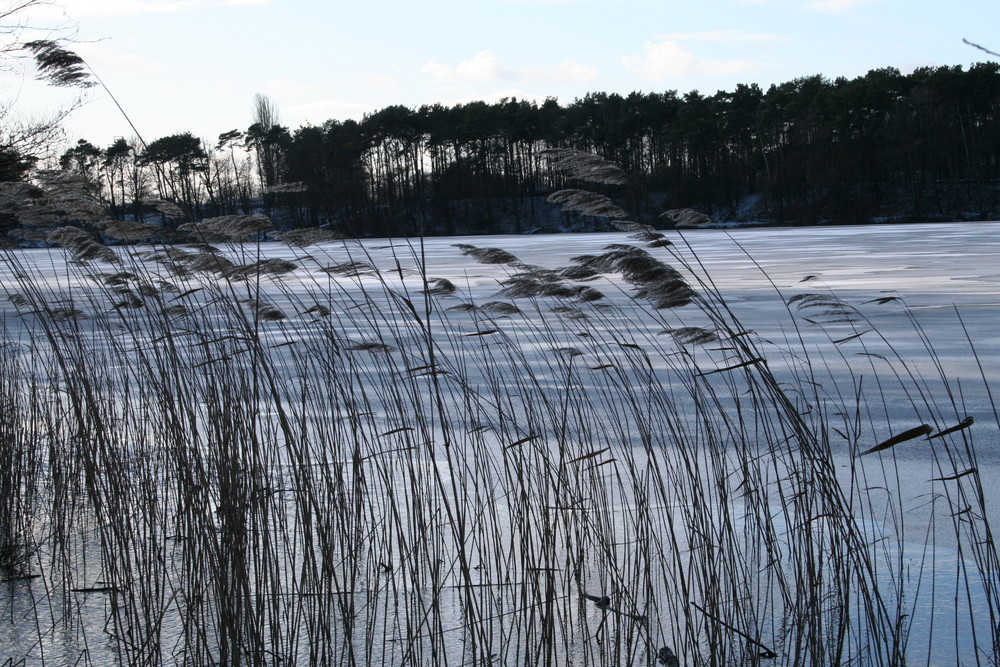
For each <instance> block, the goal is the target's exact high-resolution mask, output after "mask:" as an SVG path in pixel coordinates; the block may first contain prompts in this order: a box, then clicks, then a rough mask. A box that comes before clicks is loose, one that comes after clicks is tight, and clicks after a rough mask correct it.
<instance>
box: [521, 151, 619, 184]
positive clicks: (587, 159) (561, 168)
mask: <svg viewBox="0 0 1000 667" xmlns="http://www.w3.org/2000/svg"><path fill="white" fill-rule="evenodd" d="M541 154H542V155H544V156H545V157H547V158H548V159H549V164H550V165H551V167H552V169H554V170H555V171H558V172H561V173H564V174H566V175H567V176H569V177H570V178H574V179H577V180H581V181H588V182H590V183H606V184H608V185H625V184H626V183H628V175H627V174H626V173H625V172H624V171H623V170H622V168H621V167H619V166H618V165H616V164H614V163H613V162H609V161H608V160H605V159H604V158H602V157H601V156H599V155H594V154H593V153H588V152H585V151H579V150H575V149H572V148H549V149H546V150H544V151H542V152H541Z"/></svg>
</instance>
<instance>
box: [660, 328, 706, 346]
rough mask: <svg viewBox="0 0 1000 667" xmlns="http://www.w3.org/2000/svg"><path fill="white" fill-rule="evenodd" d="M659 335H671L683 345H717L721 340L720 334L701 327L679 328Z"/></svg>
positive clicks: (667, 330) (666, 330)
mask: <svg viewBox="0 0 1000 667" xmlns="http://www.w3.org/2000/svg"><path fill="white" fill-rule="evenodd" d="M659 335H669V336H671V337H672V338H673V339H674V340H675V341H677V342H678V343H681V344H682V345H704V344H706V343H715V342H717V341H718V340H719V336H718V334H716V333H715V332H714V331H709V330H708V329H703V328H701V327H678V328H676V329H665V330H664V331H661V332H660V334H659Z"/></svg>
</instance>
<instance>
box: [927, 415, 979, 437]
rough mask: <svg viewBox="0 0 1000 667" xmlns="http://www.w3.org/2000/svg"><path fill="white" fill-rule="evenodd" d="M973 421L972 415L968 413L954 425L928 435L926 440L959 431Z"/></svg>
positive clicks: (970, 424)
mask: <svg viewBox="0 0 1000 667" xmlns="http://www.w3.org/2000/svg"><path fill="white" fill-rule="evenodd" d="M975 421H976V420H975V419H973V418H972V416H971V415H970V416H968V417H966V418H965V419H963V420H962V421H961V422H959V423H958V424H955V425H954V426H951V427H949V428H946V429H944V430H943V431H939V432H938V433H935V434H934V435H931V436H928V437H927V439H928V440H933V439H934V438H943V437H944V436H946V435H950V434H952V433H955V432H957V431H961V430H963V429H967V428H969V427H970V426H972V425H973V424H974V423H975Z"/></svg>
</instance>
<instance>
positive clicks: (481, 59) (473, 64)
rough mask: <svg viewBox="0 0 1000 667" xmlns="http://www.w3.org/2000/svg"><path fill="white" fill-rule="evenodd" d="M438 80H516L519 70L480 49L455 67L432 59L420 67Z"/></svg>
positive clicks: (487, 81)
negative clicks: (470, 58)
mask: <svg viewBox="0 0 1000 667" xmlns="http://www.w3.org/2000/svg"><path fill="white" fill-rule="evenodd" d="M420 71H421V72H423V73H424V74H428V75H430V76H431V77H433V78H435V79H437V80H438V81H467V82H472V83H492V82H494V81H514V80H516V79H517V78H518V75H517V72H515V71H514V70H512V69H510V68H508V67H505V66H504V65H503V64H502V63H501V62H500V60H499V59H498V58H497V57H496V56H495V55H494V54H493V52H492V51H489V50H487V51H480V52H479V53H477V54H476V55H475V57H473V58H472V60H463V61H462V62H460V63H458V64H457V65H455V66H454V67H449V66H448V65H442V64H441V63H438V62H435V61H433V60H432V61H430V62H428V63H427V64H426V65H424V66H423V67H421V68H420Z"/></svg>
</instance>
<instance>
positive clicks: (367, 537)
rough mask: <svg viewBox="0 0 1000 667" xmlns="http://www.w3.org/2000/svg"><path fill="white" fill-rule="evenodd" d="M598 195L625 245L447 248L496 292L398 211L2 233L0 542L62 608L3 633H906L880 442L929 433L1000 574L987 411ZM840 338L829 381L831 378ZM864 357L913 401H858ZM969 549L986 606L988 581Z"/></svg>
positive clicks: (170, 640)
mask: <svg viewBox="0 0 1000 667" xmlns="http://www.w3.org/2000/svg"><path fill="white" fill-rule="evenodd" d="M554 155H555V156H556V157H557V167H558V168H559V169H563V170H564V171H565V173H566V174H567V176H568V177H571V178H575V179H581V178H593V179H596V180H599V181H602V182H604V183H606V184H614V183H622V182H624V180H625V179H624V175H623V174H621V173H620V170H618V169H617V167H614V166H613V165H610V164H609V163H607V162H605V161H603V160H600V158H595V157H593V156H589V157H588V156H585V155H583V154H580V153H577V152H561V153H556V154H554ZM11 191H13V190H11ZM23 194H24V196H35V195H36V194H37V193H36V192H35V191H34V190H30V191H28V190H25V191H24V193H23ZM27 208H30V207H25V209H24V210H27ZM164 208H169V207H168V206H164ZM588 210H589V211H590V212H592V213H601V214H609V213H614V211H612V210H611V209H608V208H591V209H588ZM32 215H33V214H29V217H31V216H32ZM32 219H37V218H32ZM616 219H617V218H616ZM618 224H619V225H620V227H621V229H622V231H623V236H624V235H631V236H632V238H631V239H624V240H631V241H632V242H633V243H624V242H623V243H615V244H611V245H609V246H607V247H605V248H604V249H603V250H602V251H600V252H599V253H598V254H593V255H587V256H579V257H575V258H573V259H572V260H571V261H570V262H569V265H568V266H563V267H558V266H556V267H543V266H534V265H530V264H527V263H525V262H523V261H521V260H520V259H519V258H518V257H516V256H515V255H514V254H512V253H510V252H508V251H506V250H503V249H501V248H477V247H476V246H473V245H470V244H460V245H459V246H458V250H457V251H455V254H456V255H460V254H461V255H463V256H468V257H472V258H474V259H476V260H477V261H479V262H481V263H483V264H484V266H483V267H481V269H482V271H483V272H484V273H485V274H487V275H489V276H490V278H489V280H490V281H491V282H492V281H493V280H494V279H495V283H494V284H495V285H496V287H495V288H492V289H495V293H490V294H488V295H486V296H484V295H483V293H482V292H480V291H477V290H476V289H475V288H473V287H470V286H468V285H465V286H462V285H460V284H456V282H453V281H452V280H450V279H448V278H441V277H437V278H433V277H431V276H432V275H440V274H438V273H436V270H437V269H438V268H440V267H435V266H427V265H426V264H424V263H423V261H422V259H421V257H422V254H421V252H420V248H419V247H414V246H411V245H410V244H409V243H407V242H397V241H393V243H394V244H395V245H394V246H393V248H392V262H391V265H389V266H383V265H380V261H379V259H378V257H377V256H376V255H375V253H373V252H371V251H370V250H368V249H367V248H368V246H366V245H365V244H349V243H347V242H344V241H339V242H335V241H334V239H332V238H331V237H330V236H329V235H328V234H327V233H326V232H324V231H323V230H313V231H307V230H301V231H297V232H296V233H294V234H292V233H282V239H283V240H284V241H285V242H286V243H287V244H288V245H287V246H282V247H281V248H280V253H277V252H276V253H275V254H280V255H281V256H282V257H281V258H279V257H272V256H269V255H270V253H271V252H272V250H276V248H275V246H270V245H265V244H264V243H263V242H262V238H263V235H264V234H267V233H272V234H273V233H274V232H273V230H271V223H270V221H268V220H266V219H264V218H263V216H251V217H233V218H226V219H214V220H209V221H203V222H201V223H198V224H190V225H187V226H184V227H183V229H182V230H181V233H186V234H188V240H189V241H190V245H188V246H185V247H181V246H177V245H162V244H160V243H159V242H158V241H157V238H156V235H155V234H152V235H150V236H149V238H151V239H152V242H153V243H155V244H156V245H154V246H153V247H151V248H148V249H143V250H142V251H141V252H135V253H133V252H131V251H130V249H129V248H128V247H126V246H106V245H102V244H101V238H100V237H98V236H97V235H96V234H93V233H91V232H90V231H88V230H87V229H84V228H83V227H78V228H77V229H76V231H73V230H71V229H68V227H69V225H64V224H61V223H60V224H59V225H58V227H60V228H64V229H60V230H57V231H55V233H54V234H53V236H52V238H53V239H54V240H55V239H59V240H60V241H61V242H62V243H63V244H64V246H63V247H65V248H66V249H67V251H68V252H69V253H70V254H69V256H70V257H72V259H73V261H72V262H69V263H67V264H66V265H65V267H64V268H62V269H60V271H59V272H57V273H56V274H55V275H51V276H46V280H45V281H42V280H39V279H37V276H38V273H37V271H36V270H35V269H34V267H33V265H32V261H33V258H34V255H31V254H30V253H23V252H21V251H19V250H16V249H8V250H6V251H3V252H4V254H3V258H4V270H5V271H6V273H5V276H6V278H5V283H4V288H5V291H6V292H7V294H6V297H7V304H8V305H7V306H5V307H6V308H8V309H9V310H8V313H9V316H10V317H9V326H8V328H7V329H6V330H5V331H4V336H5V337H6V338H5V340H4V343H5V344H4V345H3V346H2V347H0V401H2V402H3V405H2V406H0V407H3V410H0V464H5V465H4V467H3V468H2V469H0V470H2V471H3V472H2V474H0V492H2V495H0V503H3V505H2V507H0V509H2V510H3V515H2V516H0V558H7V561H5V562H9V563H10V565H6V567H7V568H8V571H9V572H11V573H14V574H17V573H29V572H30V573H37V574H39V575H41V577H42V578H43V579H44V582H45V587H44V590H45V592H44V593H41V591H37V592H36V593H35V594H36V595H37V596H38V597H39V598H41V597H44V598H45V600H46V604H49V605H50V606H51V607H52V608H60V609H63V610H65V614H63V615H62V616H60V617H59V619H58V628H59V632H58V633H57V628H56V625H57V623H53V622H51V620H50V619H47V618H46V617H45V614H43V613H40V612H38V613H35V615H34V616H33V617H32V616H31V614H30V613H29V614H28V616H29V617H31V624H30V627H31V628H32V629H31V633H35V634H36V635H37V636H36V637H34V638H33V639H32V641H31V642H25V643H19V644H17V646H18V647H19V648H23V649H24V655H25V656H26V659H27V660H28V661H33V660H35V659H36V658H38V656H39V655H40V653H39V651H40V649H39V647H45V649H46V650H48V648H50V647H52V646H53V645H54V644H55V643H57V642H59V641H65V642H66V643H65V644H64V645H61V646H60V650H62V651H63V652H64V653H65V654H66V655H69V656H70V657H71V658H74V659H75V658H78V657H79V658H84V657H85V658H86V659H89V660H90V661H91V662H93V663H98V662H102V661H103V662H109V663H113V662H117V663H119V664H161V663H167V664H171V663H185V664H208V663H212V664H275V663H278V662H281V663H286V664H293V663H294V664H538V665H556V664H567V663H569V662H573V663H577V664H657V662H659V664H667V665H670V664H685V665H729V664H764V663H765V661H769V660H777V661H778V663H779V664H788V665H814V664H872V665H874V664H879V665H881V664H904V662H907V661H912V660H910V659H909V657H908V656H907V640H908V634H907V621H906V618H907V617H908V614H910V613H911V612H912V611H913V610H912V609H911V608H909V607H908V606H907V605H908V604H912V602H911V600H909V599H908V598H907V591H908V590H909V589H907V588H906V586H904V585H903V583H902V576H903V574H902V573H903V569H904V566H905V565H906V563H905V562H904V560H903V557H902V555H901V554H902V552H901V551H894V549H895V547H894V546H893V545H896V544H899V543H901V542H902V541H903V540H902V537H904V536H905V535H904V533H905V531H904V528H905V521H904V519H903V516H904V515H905V510H906V509H908V508H904V507H902V506H900V505H899V502H900V501H899V500H898V498H899V493H898V491H899V484H900V483H901V482H900V481H899V480H898V479H894V476H893V472H892V470H891V465H889V464H891V458H889V457H891V456H892V455H893V454H894V453H895V452H896V451H899V449H900V448H902V447H905V446H906V445H907V444H908V443H913V442H915V441H916V440H917V439H918V438H924V437H928V436H930V437H932V438H934V441H933V442H934V444H935V448H934V456H935V459H934V464H935V466H936V467H937V469H938V473H937V474H935V480H934V481H933V482H932V483H933V484H934V485H936V486H934V489H935V493H936V494H937V495H936V496H935V500H934V503H935V505H934V512H935V515H934V516H935V517H937V519H938V520H939V521H940V523H939V525H936V526H935V528H936V529H941V530H944V529H942V528H941V525H946V527H947V530H946V531H945V532H946V533H947V538H948V539H950V540H954V542H955V543H956V544H960V545H961V547H962V549H963V553H966V554H968V555H969V557H970V558H971V560H972V562H973V563H974V564H975V566H976V567H978V568H979V569H980V571H982V572H984V573H989V572H993V571H997V558H996V552H995V545H994V544H993V542H992V537H991V532H990V524H989V520H988V518H989V514H988V512H987V509H986V507H985V502H986V501H985V494H984V493H983V489H982V485H981V480H980V479H979V475H978V466H977V464H976V459H975V448H974V446H973V441H972V437H973V436H974V435H976V429H975V428H973V425H974V424H975V425H978V422H976V421H975V420H972V419H968V415H965V414H964V413H963V414H961V415H960V416H959V415H958V414H957V413H960V412H962V405H961V401H960V400H959V398H956V397H957V394H955V393H948V391H947V389H948V387H949V385H948V384H947V381H946V380H947V378H946V377H942V378H940V379H938V378H926V377H923V376H921V375H920V374H919V373H916V372H915V371H914V369H913V367H912V366H910V365H909V364H908V363H907V362H906V360H905V359H902V358H899V357H894V356H893V355H894V353H895V351H896V348H894V347H893V346H892V345H891V344H890V343H889V342H888V341H886V340H884V339H881V338H879V335H880V334H879V333H878V330H877V328H876V327H875V326H874V325H873V324H872V323H871V322H868V321H867V320H866V319H865V317H864V314H863V312H862V310H861V309H860V308H855V307H852V306H851V305H850V304H848V303H847V302H846V301H845V300H843V299H837V298H836V297H834V296H830V295H826V294H824V293H822V292H821V291H818V290H817V291H811V292H808V293H806V294H804V295H801V296H799V295H796V296H792V297H791V298H788V299H785V300H784V303H786V304H787V306H788V311H789V315H790V317H793V318H794V319H791V320H790V323H791V326H792V328H793V330H794V327H799V326H801V327H815V328H816V331H817V332H818V333H819V334H821V335H819V339H820V342H825V343H826V346H825V347H822V348H818V349H819V351H818V352H817V348H814V347H812V345H813V343H814V342H815V339H816V336H813V335H812V334H811V333H809V332H807V331H804V330H799V336H798V338H796V337H794V336H793V337H791V338H790V341H788V342H786V343H787V344H786V345H785V347H781V346H779V345H778V344H777V343H776V342H774V341H766V340H763V339H761V338H760V337H759V336H757V335H756V334H755V333H754V332H753V331H750V330H748V329H747V328H746V327H745V326H743V324H742V323H741V321H740V319H739V318H738V317H737V315H736V313H735V311H734V306H732V305H731V304H730V303H729V302H728V301H727V299H726V295H725V294H724V293H722V292H720V291H719V290H718V289H717V288H716V287H714V285H713V283H712V281H711V278H710V275H709V274H708V273H706V271H705V270H704V267H702V266H701V265H700V264H699V262H698V259H697V254H696V253H695V252H694V251H693V249H692V248H691V247H690V246H689V245H688V244H687V243H686V241H685V237H684V236H682V235H678V234H675V233H672V235H671V239H667V238H666V235H665V234H664V233H663V232H660V231H658V230H655V229H652V228H651V227H649V226H647V225H642V224H639V223H628V222H621V221H620V220H619V222H618ZM46 231H49V230H46ZM147 231H149V230H145V229H140V230H129V229H126V228H121V229H119V228H118V227H115V226H113V225H105V226H104V227H103V233H104V234H105V236H107V237H111V236H118V237H122V238H121V239H120V240H125V237H129V236H131V237H132V238H138V236H137V235H139V234H145V233H147ZM142 238H144V239H145V238H147V237H142ZM212 239H214V240H212ZM668 241H669V243H667V242H668ZM209 243H213V244H215V245H208V244H209ZM636 244H656V247H652V248H650V247H646V248H642V247H639V246H638V245H636ZM93 245H96V246H97V247H98V250H97V251H94V250H93V249H92V247H93ZM307 246H308V248H309V253H310V254H309V255H305V254H304V252H305V250H304V248H305V247H307ZM88 249H89V250H88ZM289 252H290V253H291V255H288V253H289ZM289 256H290V257H291V258H292V259H287V258H286V257H289ZM307 260H308V261H307ZM709 269H710V267H709ZM582 281H586V282H587V284H586V285H584V284H581V282H582ZM492 289H491V290H490V291H491V292H492ZM623 297H625V298H623ZM500 299H503V300H500ZM838 327H840V329H838ZM823 334H826V337H825V338H824V337H823ZM852 346H856V347H857V350H858V351H861V352H863V353H864V356H857V355H850V356H849V355H848V354H847V350H849V349H854V348H853V347H852ZM824 355H825V356H824ZM858 359H860V360H861V362H860V363H861V365H862V366H861V368H860V369H859V370H857V371H854V370H852V371H851V373H849V374H848V376H847V377H848V380H849V382H848V384H849V385H850V386H847V387H844V386H838V385H835V384H830V381H831V380H832V378H827V377H825V376H823V375H822V366H823V365H824V364H832V363H834V362H843V363H844V364H849V362H851V361H856V360H858ZM865 364H868V365H869V366H868V367H866V366H865ZM877 364H881V365H884V367H878V366H876V365H877ZM851 368H852V369H853V368H854V367H853V366H852V367H851ZM876 369H877V370H879V371H881V372H879V373H878V374H877V377H878V381H879V383H880V384H879V387H878V389H877V390H876V391H882V392H888V384H889V383H892V382H896V383H898V384H900V385H901V386H903V388H904V390H905V393H904V395H906V396H908V397H909V400H910V402H911V404H910V405H909V406H908V408H909V410H910V412H912V413H913V414H914V417H916V416H919V417H920V419H919V421H916V422H915V423H913V424H907V425H906V427H905V428H904V427H902V426H899V425H898V424H897V423H896V421H893V420H891V419H888V418H886V419H884V420H882V421H884V422H885V423H884V424H883V423H882V422H881V421H879V420H878V419H877V417H878V415H877V414H876V408H875V407H873V406H874V405H876V404H877V401H878V398H880V395H879V394H878V393H876V395H875V398H874V399H872V398H869V397H868V395H867V394H866V393H865V390H866V388H867V386H868V384H867V383H864V382H862V381H861V378H860V376H861V373H862V371H865V372H874V370H876ZM942 375H944V372H943V371H942ZM939 380H940V382H939ZM939 390H940V391H942V392H944V393H943V394H939V393H938V391H939ZM941 395H944V396H947V398H946V399H940V398H938V397H939V396H941ZM953 398H954V399H955V400H954V402H953V403H952V402H951V401H952V399H953ZM876 422H878V425H876ZM924 424H926V425H927V427H926V428H925V427H924ZM866 425H867V426H866ZM890 426H891V427H892V428H890ZM886 430H889V431H891V432H886V433H882V435H881V436H879V437H875V434H876V433H880V432H882V431H886ZM845 452H846V457H845V455H844V453H845ZM881 457H886V458H885V459H883V458H881ZM6 463H10V465H9V466H8V465H6ZM882 463H886V464H887V465H885V466H882V465H881V464H882ZM887 499H888V500H887ZM935 539H937V538H936V537H934V536H931V537H929V538H928V545H929V547H933V546H934V544H935V543H934V541H933V540H935ZM5 554H11V556H9V557H8V556H6V555H5ZM29 566H30V567H29ZM32 568H34V569H32ZM12 576H13V575H12ZM912 576H922V574H921V573H919V572H918V573H916V574H914V575H912ZM961 576H962V577H964V579H963V582H964V586H965V590H966V591H967V592H971V591H976V594H977V595H978V594H980V593H982V595H983V596H984V597H985V599H986V600H987V601H988V604H987V605H986V607H987V608H989V609H1000V592H998V590H997V589H998V587H997V586H996V582H995V581H994V580H993V579H992V578H990V577H988V576H984V577H980V578H978V579H977V578H976V576H975V574H974V573H973V572H971V571H970V570H969V569H965V570H963V571H962V572H961ZM970 599H971V593H970ZM60 605H61V606H60ZM972 609H973V607H972V606H971V603H970V604H969V605H966V606H965V607H956V610H955V612H954V613H953V614H952V616H951V617H950V618H949V623H950V624H951V625H952V626H955V627H968V626H969V625H971V624H974V623H975V622H976V621H975V619H972V618H970V616H971V614H972ZM95 614H96V615H98V616H99V617H100V618H99V622H98V623H96V625H95V624H94V623H93V622H92V620H93V619H92V618H91V615H95ZM51 617H54V614H53V615H51ZM51 617H50V618H51ZM993 620H994V619H990V623H989V628H990V629H989V630H987V631H986V632H987V633H992V634H991V637H990V640H991V639H993V638H995V636H996V628H997V623H995V622H993ZM24 627H25V626H20V628H21V629H23V628H24ZM95 627H96V628H97V629H96V630H95ZM976 627H977V628H978V627H979V626H976ZM63 628H70V629H71V630H73V632H63V631H62V629H63ZM66 636H71V637H78V638H79V637H83V639H81V640H79V641H77V640H69V639H64V638H65V637H66ZM990 640H981V641H980V646H981V647H986V648H985V649H984V650H989V646H990V645H991V642H990ZM74 642H75V643H74ZM917 657H919V656H917Z"/></svg>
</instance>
